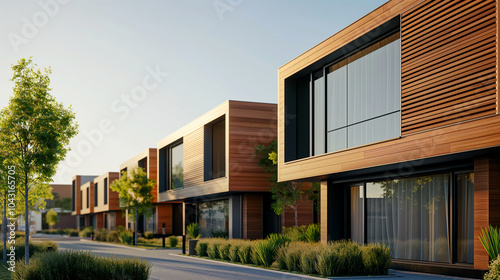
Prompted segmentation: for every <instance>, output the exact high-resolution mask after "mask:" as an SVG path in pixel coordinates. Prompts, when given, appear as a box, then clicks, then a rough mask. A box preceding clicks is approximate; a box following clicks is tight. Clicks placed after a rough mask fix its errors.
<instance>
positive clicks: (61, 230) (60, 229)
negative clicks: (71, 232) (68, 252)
mask: <svg viewBox="0 0 500 280" xmlns="http://www.w3.org/2000/svg"><path fill="white" fill-rule="evenodd" d="M56 234H64V230H63V229H62V228H58V229H56Z"/></svg>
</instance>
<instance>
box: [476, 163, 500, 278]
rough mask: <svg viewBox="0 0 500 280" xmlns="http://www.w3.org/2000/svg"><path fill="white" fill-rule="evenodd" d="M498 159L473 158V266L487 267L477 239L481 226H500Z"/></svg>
mask: <svg viewBox="0 0 500 280" xmlns="http://www.w3.org/2000/svg"><path fill="white" fill-rule="evenodd" d="M499 182H500V160H499V159H498V158H488V157H485V158H476V159H475V160H474V268H476V269H488V264H489V257H488V254H487V253H486V250H484V248H483V246H482V244H481V242H480V241H479V238H478V236H479V234H480V233H481V229H482V228H486V227H488V225H490V224H491V225H493V226H500V204H499V203H498V201H500V183H499Z"/></svg>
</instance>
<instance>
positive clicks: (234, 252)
mask: <svg viewBox="0 0 500 280" xmlns="http://www.w3.org/2000/svg"><path fill="white" fill-rule="evenodd" d="M229 242H230V244H231V246H230V247H229V259H230V260H231V261H232V262H241V261H240V255H239V250H240V247H241V245H242V244H243V242H244V241H243V240H239V239H233V240H231V241H229Z"/></svg>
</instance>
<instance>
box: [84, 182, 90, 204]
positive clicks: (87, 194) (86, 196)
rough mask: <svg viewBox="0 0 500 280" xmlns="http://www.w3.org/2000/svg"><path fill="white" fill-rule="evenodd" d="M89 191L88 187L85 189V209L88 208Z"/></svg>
mask: <svg viewBox="0 0 500 280" xmlns="http://www.w3.org/2000/svg"><path fill="white" fill-rule="evenodd" d="M89 189H90V187H88V188H87V189H86V194H85V198H86V201H87V208H89Z"/></svg>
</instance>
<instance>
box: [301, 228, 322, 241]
mask: <svg viewBox="0 0 500 280" xmlns="http://www.w3.org/2000/svg"><path fill="white" fill-rule="evenodd" d="M304 235H305V237H306V239H307V241H309V242H318V241H319V240H320V239H321V226H320V225H318V224H310V225H309V226H308V227H307V230H306V232H305V233H304Z"/></svg>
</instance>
